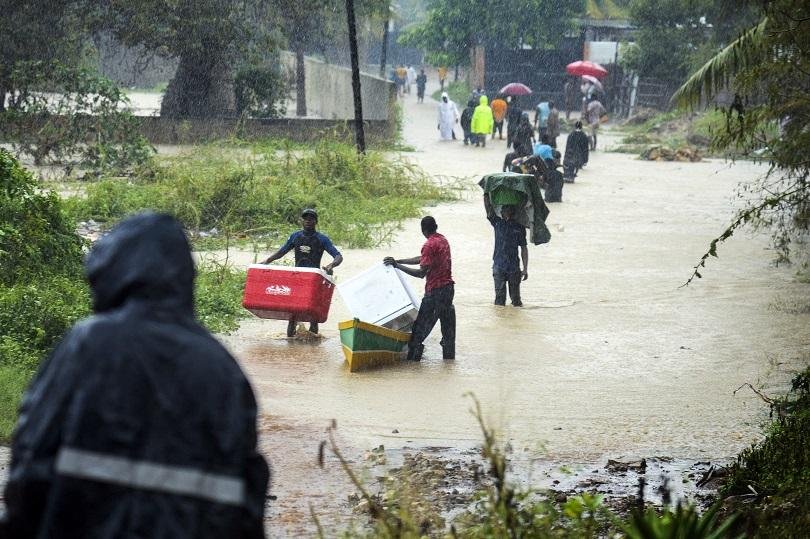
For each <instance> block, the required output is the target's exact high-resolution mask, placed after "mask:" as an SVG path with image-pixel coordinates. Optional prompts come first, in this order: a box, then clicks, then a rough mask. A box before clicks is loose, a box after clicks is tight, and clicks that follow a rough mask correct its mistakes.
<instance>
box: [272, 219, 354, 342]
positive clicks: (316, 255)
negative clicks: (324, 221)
mask: <svg viewBox="0 0 810 539" xmlns="http://www.w3.org/2000/svg"><path fill="white" fill-rule="evenodd" d="M317 224H318V214H317V213H316V212H315V210H313V209H312V208H307V209H305V210H304V211H302V212H301V230H298V231H296V232H293V233H292V234H291V235H290V237H289V239H287V242H286V243H285V244H284V245H282V246H281V247H280V248H279V250H278V251H276V252H275V253H273V254H272V255H270V256H268V257H267V259H265V260H264V262H262V264H270V263H271V262H273V261H274V260H278V259H279V258H281V257H282V256H284V255H286V254H287V253H289V252H290V251H291V250H292V251H293V252H294V253H295V267H297V268H318V267H320V266H321V257H322V256H323V252H324V251H326V252H327V253H329V254H330V255H331V256H332V262H331V263H330V264H327V265H325V266H323V267H322V268H321V269H322V270H323V271H325V272H326V273H328V274H330V275H331V274H332V269H333V268H336V267H338V266H339V265H340V263H341V262H343V255H341V254H340V251H338V250H337V249H336V248H335V246H334V245H333V244H332V240H330V239H329V238H328V237H327V236H326V235H325V234H321V233H320V232H318V231H317V230H315V227H316V225H317ZM295 324H296V322H295V319H290V322H289V324H288V325H287V336H288V337H293V336H295ZM309 331H310V332H312V333H318V323H317V322H310V323H309Z"/></svg>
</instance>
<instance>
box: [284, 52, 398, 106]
mask: <svg viewBox="0 0 810 539" xmlns="http://www.w3.org/2000/svg"><path fill="white" fill-rule="evenodd" d="M281 62H282V65H283V66H284V69H285V70H286V71H287V72H288V73H292V74H293V76H294V74H295V55H294V54H293V53H291V52H286V51H285V52H282V53H281ZM304 69H305V72H306V93H307V117H308V118H309V117H314V118H322V119H325V120H351V119H354V96H353V94H352V71H351V69H349V68H346V67H341V66H336V65H331V64H327V63H325V62H322V61H320V60H316V59H315V58H310V57H308V56H307V57H305V63H304ZM294 80H295V79H294V78H293V95H292V97H293V99H294V98H295V89H294ZM360 92H361V99H362V102H363V119H364V120H392V119H393V114H394V112H393V111H394V103H395V102H396V87H395V85H394V83H393V82H390V81H387V80H385V79H381V78H379V77H376V76H374V75H370V74H368V73H362V72H361V73H360ZM292 110H294V108H293V109H292Z"/></svg>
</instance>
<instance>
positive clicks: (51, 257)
mask: <svg viewBox="0 0 810 539" xmlns="http://www.w3.org/2000/svg"><path fill="white" fill-rule="evenodd" d="M82 245H83V242H82V240H81V238H80V237H79V236H77V235H76V233H75V231H74V223H73V222H72V221H71V220H70V219H68V218H67V217H66V216H65V215H64V213H63V212H62V206H61V201H60V200H59V197H58V196H57V195H56V194H54V193H52V192H43V191H42V187H41V185H40V183H39V182H38V181H37V180H36V179H35V178H34V177H33V176H32V175H31V173H29V172H28V171H26V170H25V169H24V168H23V167H22V166H20V164H19V162H17V160H16V159H14V157H12V156H11V154H9V153H8V152H7V151H5V150H3V149H0V284H5V285H8V284H11V283H14V282H17V281H29V280H35V279H37V278H39V277H41V276H43V275H51V274H60V275H73V276H77V275H79V274H80V273H81V265H82Z"/></svg>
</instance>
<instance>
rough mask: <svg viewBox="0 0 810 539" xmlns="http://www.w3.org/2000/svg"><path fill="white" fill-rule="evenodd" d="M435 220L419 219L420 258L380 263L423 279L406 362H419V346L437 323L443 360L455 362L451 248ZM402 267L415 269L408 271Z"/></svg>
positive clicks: (420, 349)
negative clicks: (440, 334) (423, 241)
mask: <svg viewBox="0 0 810 539" xmlns="http://www.w3.org/2000/svg"><path fill="white" fill-rule="evenodd" d="M437 230H438V226H437V225H436V220H435V219H434V218H433V217H431V216H429V215H428V216H427V217H423V218H422V234H423V235H424V236H425V238H427V241H426V242H425V244H424V245H423V246H422V255H421V256H415V257H413V258H403V259H399V260H395V259H394V258H393V257H391V256H387V257H385V259H383V262H384V263H385V264H386V265H388V266H393V267H395V268H397V269H398V270H400V271H403V272H405V273H407V274H408V275H411V276H413V277H416V278H418V279H422V278H425V296H424V297H423V298H422V304H421V305H420V306H419V314H417V315H416V321H415V322H414V324H413V330H412V332H411V339H410V341H409V342H408V360H410V361H419V360H420V359H422V352H423V351H424V349H425V346H424V345H423V344H422V343H423V342H424V341H425V339H426V338H427V336H428V335H430V332H431V331H433V327H434V326H435V325H436V321H437V320H438V321H439V322H440V323H441V329H442V340H441V345H442V357H443V358H444V359H455V358H456V308H455V307H454V306H453V295H454V287H453V276H452V273H451V266H452V263H451V258H450V244H449V243H448V242H447V238H445V237H444V236H442V235H441V234H439V233H438V232H437ZM403 264H409V265H416V264H419V268H418V269H416V268H409V267H407V266H404V265H403Z"/></svg>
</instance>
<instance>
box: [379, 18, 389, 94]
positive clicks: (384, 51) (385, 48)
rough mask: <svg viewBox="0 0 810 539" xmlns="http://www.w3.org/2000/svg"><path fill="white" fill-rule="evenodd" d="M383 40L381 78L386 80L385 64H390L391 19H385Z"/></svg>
mask: <svg viewBox="0 0 810 539" xmlns="http://www.w3.org/2000/svg"><path fill="white" fill-rule="evenodd" d="M383 24H384V26H383V39H382V51H381V52H380V78H381V79H384V78H385V64H386V62H388V25H389V18H388V17H386V18H385V23H383Z"/></svg>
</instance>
